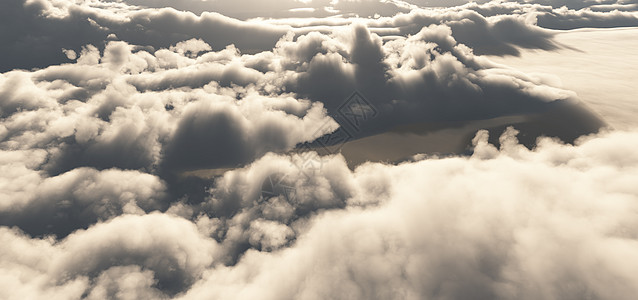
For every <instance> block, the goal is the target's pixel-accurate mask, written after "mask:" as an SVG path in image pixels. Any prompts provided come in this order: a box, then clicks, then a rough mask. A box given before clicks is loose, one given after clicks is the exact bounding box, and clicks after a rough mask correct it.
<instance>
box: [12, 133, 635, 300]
mask: <svg viewBox="0 0 638 300" xmlns="http://www.w3.org/2000/svg"><path fill="white" fill-rule="evenodd" d="M515 135H516V131H515V130H514V129H508V130H506V131H505V132H504V133H503V135H502V136H501V137H500V139H501V147H500V149H497V148H496V147H494V146H493V145H491V144H489V143H488V142H487V134H486V132H479V133H478V134H477V136H476V138H475V139H474V144H475V149H474V154H473V155H472V156H471V157H449V158H436V157H431V158H426V159H417V160H416V161H414V162H410V163H404V164H400V165H396V166H393V165H382V164H367V165H363V166H360V167H359V168H357V169H356V170H355V171H350V170H349V169H348V168H347V167H346V164H345V161H344V160H343V158H341V157H339V156H334V157H331V158H326V159H327V160H326V164H325V165H324V167H325V169H322V170H321V172H320V173H317V174H316V177H310V178H309V177H307V176H305V175H304V174H303V173H301V172H299V169H297V167H296V166H295V164H294V162H295V159H298V158H295V156H275V155H271V156H266V157H264V158H262V159H260V160H259V161H258V162H256V163H255V164H254V165H252V166H250V167H247V168H245V169H240V170H236V171H232V172H228V173H226V174H225V176H224V177H223V178H224V179H222V180H220V181H218V182H217V183H216V185H215V191H212V192H211V196H212V197H214V198H211V201H213V200H212V199H215V198H217V197H220V196H221V195H222V194H220V193H219V192H217V190H218V191H220V192H221V191H227V192H230V193H234V194H236V195H237V196H239V197H242V199H244V200H242V201H241V202H240V203H241V204H240V205H241V206H242V207H243V209H244V210H245V211H244V212H243V213H241V214H237V215H236V217H234V218H233V219H234V220H233V221H230V222H229V224H231V225H223V223H219V222H218V221H215V220H218V219H217V218H216V217H206V216H205V215H202V216H200V217H199V218H197V220H196V221H195V222H196V223H197V226H196V225H195V224H194V223H191V222H189V221H187V220H184V219H182V218H180V217H176V216H169V215H165V214H159V213H153V214H150V215H145V216H136V215H127V216H121V217H117V218H115V219H112V220H110V221H107V222H104V223H98V224H97V225H94V226H91V227H89V228H88V229H87V230H81V231H78V232H76V233H74V234H71V235H70V236H68V237H67V238H65V239H63V240H60V241H59V242H57V243H54V242H53V240H52V239H50V238H45V239H34V238H31V237H28V236H25V235H22V234H20V233H19V232H17V231H16V230H11V229H7V228H6V227H5V228H2V230H1V232H2V235H1V236H2V239H3V240H4V241H5V242H6V243H3V244H4V245H12V246H11V247H3V251H4V252H3V255H2V260H3V262H4V263H3V265H2V266H3V269H5V270H6V272H3V274H6V275H4V276H5V277H6V278H7V280H5V281H3V282H15V281H11V280H15V278H16V276H19V275H18V274H34V275H35V274H37V275H35V276H30V277H29V278H30V279H28V280H24V281H22V282H21V283H20V284H17V285H14V286H13V287H11V288H8V289H3V291H5V293H8V294H10V295H21V293H26V291H27V287H28V286H37V288H34V289H31V290H30V291H31V293H36V295H37V293H39V292H41V293H47V292H49V293H50V294H52V295H55V294H58V295H61V294H62V293H66V294H67V295H80V294H85V295H92V296H93V297H100V296H101V295H118V297H126V296H128V297H132V296H134V295H145V294H146V295H156V296H160V297H163V296H170V295H173V296H174V297H175V298H177V299H195V298H201V297H206V298H211V299H217V298H228V297H232V298H236V299H244V298H251V297H255V296H256V295H259V296H260V297H262V298H265V299H271V298H277V299H281V298H297V297H303V298H326V297H328V298H329V297H339V296H343V295H349V297H352V298H357V299H359V298H365V299H369V298H388V297H389V298H405V297H417V298H423V297H429V296H432V295H436V296H437V297H451V298H455V299H466V298H467V299H470V298H472V299H476V298H477V297H478V298H479V299H510V298H512V297H520V298H523V299H535V298H538V297H560V298H581V297H590V298H592V299H607V298H617V299H625V298H627V299H629V298H628V297H630V296H629V295H633V292H634V286H635V282H634V276H632V274H633V273H632V270H633V269H634V266H632V265H631V264H628V263H627V261H631V259H629V260H627V259H622V260H620V259H618V257H624V258H630V257H631V256H632V255H633V253H635V252H636V251H635V249H634V248H635V232H632V230H631V228H634V227H635V223H636V220H635V210H636V209H637V208H636V206H635V200H636V199H637V198H638V192H637V191H636V189H635V188H634V187H633V185H632V184H633V182H634V181H635V179H634V178H633V177H635V176H633V175H632V174H634V173H635V169H636V167H637V164H638V157H636V156H635V155H633V153H634V152H633V151H631V149H634V148H635V147H636V146H637V145H636V143H637V142H638V136H636V134H635V133H633V132H611V133H603V134H599V135H594V136H589V137H584V138H582V139H580V140H579V141H578V142H577V144H576V145H566V144H562V143H559V142H557V141H556V140H552V139H548V138H546V139H542V140H540V141H539V145H538V147H537V148H536V149H534V150H529V149H527V148H525V147H523V146H522V145H520V144H518V143H517V141H516V138H515ZM276 174H287V175H288V177H287V179H284V181H285V182H287V183H286V184H290V185H292V186H294V187H295V192H296V197H295V198H294V199H296V200H295V201H297V203H304V201H310V202H308V203H317V204H319V203H321V202H320V201H322V200H321V199H322V197H325V198H324V199H335V196H334V195H338V194H333V196H330V193H335V192H337V191H338V190H339V189H340V188H344V189H345V191H347V193H345V194H343V195H344V196H345V197H344V198H342V199H343V201H344V202H342V204H341V205H339V206H338V207H340V208H336V209H328V210H317V211H316V212H315V213H313V214H310V215H307V216H306V217H303V218H300V219H297V221H296V222H290V220H288V221H286V218H281V217H276V216H277V213H274V212H276V211H279V212H285V211H286V210H285V209H282V204H281V201H282V200H284V198H283V197H284V195H279V196H273V197H272V198H269V200H268V201H267V202H261V204H258V205H257V206H253V205H254V203H256V202H255V201H257V200H258V199H259V189H260V187H259V186H260V184H259V182H260V180H259V179H260V178H264V179H265V178H266V177H267V176H269V175H276ZM240 182H243V184H240ZM322 182H323V183H322ZM328 183H330V184H328ZM317 184H319V185H320V186H323V187H325V188H326V190H325V191H322V190H323V188H315V187H316V186H317ZM229 188H230V189H234V191H230V190H228V189H229ZM308 192H309V193H308ZM326 193H327V194H326ZM337 193H339V192H337ZM321 195H324V196H321ZM338 198H339V197H338V196H337V197H336V199H338ZM250 199H253V200H250ZM287 199H290V198H287ZM313 199H314V200H313ZM251 207H252V208H251ZM257 207H259V209H255V208H257ZM249 210H252V212H251V213H247V211H249ZM269 211H270V212H269ZM257 212H259V213H257ZM279 216H283V215H282V214H279ZM295 218H298V217H295ZM220 220H223V219H220ZM240 220H241V221H240ZM240 224H245V225H240ZM224 226H230V227H228V232H227V233H226V234H225V235H221V236H217V235H215V234H213V235H212V236H211V237H207V236H205V235H204V232H210V233H214V231H215V230H213V231H210V230H211V229H214V228H216V227H222V228H223V227H224ZM237 230H243V231H244V232H243V233H241V235H242V236H243V235H245V238H246V241H247V245H248V247H249V248H253V249H252V250H248V251H246V252H245V253H244V254H243V255H241V256H240V257H238V259H237V260H236V261H235V263H232V264H230V265H223V264H219V263H220V262H223V261H225V260H226V258H224V257H225V256H226V255H228V250H229V249H231V248H232V247H231V246H232V243H231V241H232V240H233V239H235V238H236V237H237V235H238V234H240V232H237ZM213 237H217V239H219V240H220V242H219V243H218V242H217V241H215V239H213ZM235 241H237V240H235ZM107 245H108V246H107ZM235 247H236V246H235ZM18 253H20V256H18ZM42 253H47V257H50V258H51V259H47V260H42V259H37V257H43V256H41V255H42ZM8 262H11V263H8ZM216 262H217V263H216ZM18 270H21V271H19V272H18ZM61 274H66V275H65V276H61ZM200 276H201V277H200ZM46 278H51V279H55V280H53V281H48V280H46ZM124 279H126V280H124ZM39 282H46V283H45V284H41V283H39ZM566 282H568V283H570V284H571V288H565V286H564V285H565V283H566ZM326 286H331V287H332V288H330V289H326V288H325V287H326ZM177 292H180V293H177ZM176 293H177V294H176ZM162 294H167V295H162ZM22 295H25V294H22ZM61 297H62V296H61ZM68 297H72V296H68ZM34 298H37V296H34ZM9 299H10V297H9Z"/></svg>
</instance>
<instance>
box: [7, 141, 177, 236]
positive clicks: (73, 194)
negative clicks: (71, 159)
mask: <svg viewBox="0 0 638 300" xmlns="http://www.w3.org/2000/svg"><path fill="white" fill-rule="evenodd" d="M5 153H6V152H5ZM10 154H13V153H10ZM18 163H19V162H18ZM3 168H6V169H8V171H9V172H7V173H3V176H2V184H3V186H4V188H3V193H2V199H3V201H2V208H1V209H0V216H1V217H2V218H1V219H2V221H0V224H2V225H10V226H18V227H20V228H21V229H22V230H24V231H26V232H28V233H30V234H33V235H43V234H57V235H62V236H65V235H67V234H69V233H70V232H72V231H74V230H76V229H78V228H86V227H88V226H89V225H91V224H94V223H95V222H97V221H98V220H108V219H110V218H113V217H116V216H119V215H121V214H143V213H145V212H150V211H153V210H160V209H162V208H163V206H165V204H164V203H165V201H166V199H165V198H166V195H165V189H166V187H165V186H164V183H163V182H162V181H161V180H159V179H158V178H157V177H155V176H152V175H150V174H145V173H140V172H137V171H121V170H105V171H101V172H100V171H97V170H95V169H89V168H79V169H74V170H72V171H69V172H66V173H64V174H61V175H59V176H55V177H46V176H44V175H43V174H42V173H41V172H38V171H35V170H29V169H27V168H25V166H20V167H18V166H14V165H12V164H6V165H4V166H3ZM18 170H19V171H18ZM16 171H18V172H19V174H15V172H16ZM16 175H17V176H16Z"/></svg>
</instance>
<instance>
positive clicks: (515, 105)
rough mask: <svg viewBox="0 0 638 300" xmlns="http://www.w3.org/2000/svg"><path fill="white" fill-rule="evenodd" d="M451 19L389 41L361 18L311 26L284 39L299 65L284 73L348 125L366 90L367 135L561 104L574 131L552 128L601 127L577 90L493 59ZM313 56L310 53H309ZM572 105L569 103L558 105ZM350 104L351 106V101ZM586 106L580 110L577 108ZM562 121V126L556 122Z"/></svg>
mask: <svg viewBox="0 0 638 300" xmlns="http://www.w3.org/2000/svg"><path fill="white" fill-rule="evenodd" d="M452 31H453V29H451V28H450V27H449V26H445V25H431V26H429V27H424V28H422V29H421V30H419V32H418V33H417V34H415V35H411V36H409V37H407V38H401V37H396V38H394V39H390V40H387V41H384V40H383V38H382V37H380V36H379V35H377V34H374V33H371V32H370V31H369V30H368V29H367V28H366V27H364V26H362V25H355V26H352V27H350V28H349V29H346V30H343V31H340V32H339V33H335V34H334V35H333V37H331V36H330V35H322V34H319V33H311V34H308V35H305V36H301V37H299V38H298V39H297V41H298V42H296V43H295V42H292V41H291V40H290V37H288V40H286V39H283V40H281V41H280V42H279V43H278V46H277V48H276V49H275V53H285V54H286V55H287V58H288V60H287V61H285V62H284V63H283V64H282V65H284V67H285V68H287V69H289V70H295V72H289V71H288V72H286V74H290V75H289V77H288V78H285V80H284V86H285V88H286V90H287V91H294V92H295V93H297V94H299V95H301V96H304V97H308V98H310V99H311V100H315V101H321V102H323V103H324V104H325V105H326V107H327V108H328V110H329V111H330V112H331V113H332V115H333V117H334V118H335V119H336V120H337V122H339V123H340V124H341V125H342V126H343V127H346V126H347V125H348V122H347V121H348V120H344V118H347V117H344V116H339V114H338V112H339V110H340V109H341V110H343V109H344V103H346V104H345V105H348V104H347V101H344V100H343V99H347V98H348V97H349V95H350V94H351V93H352V90H353V88H355V89H356V90H358V91H360V92H361V94H362V95H363V96H364V97H365V98H367V102H366V103H365V105H366V106H368V108H369V109H368V110H371V109H376V110H378V112H379V113H378V116H376V117H375V118H374V120H373V121H369V122H364V123H363V124H357V126H356V127H357V128H354V129H353V128H349V130H350V131H351V132H352V131H356V132H357V134H360V135H364V136H365V135H370V134H375V133H379V132H383V131H385V130H387V129H388V128H392V127H395V126H399V125H405V124H410V123H427V122H429V123H436V122H443V121H459V120H464V121H468V120H479V119H489V118H494V117H497V116H503V115H514V114H526V115H531V114H545V113H547V112H548V111H555V112H556V113H558V111H562V112H564V113H558V114H560V115H562V116H561V117H558V118H555V117H552V119H553V120H554V121H558V122H562V121H560V120H561V119H570V120H574V121H575V122H571V124H570V125H571V127H570V128H571V129H573V130H574V132H572V133H568V134H566V135H565V134H564V133H558V132H556V131H553V132H552V129H548V130H546V131H545V132H542V133H543V134H545V135H550V136H560V137H562V138H565V139H566V140H570V139H573V138H575V137H578V136H579V135H581V134H584V133H589V132H592V131H595V130H597V128H599V127H600V126H601V125H602V123H600V122H599V121H596V117H595V116H593V115H591V114H590V113H587V112H586V111H582V110H580V109H578V108H577V106H578V105H577V104H575V103H574V101H573V100H574V98H575V95H574V94H573V93H571V92H568V91H564V90H561V89H557V88H554V87H551V86H550V85H547V84H545V83H546V81H545V80H544V79H542V78H533V77H530V76H528V75H525V74H522V73H520V72H516V71H514V70H507V69H503V68H500V67H498V66H497V65H494V64H493V63H491V62H490V61H488V60H485V59H484V58H482V57H480V56H476V55H474V53H473V51H472V49H471V48H469V47H467V46H466V45H464V44H461V43H458V42H457V41H456V40H455V39H454V37H453V36H452V34H451V32H452ZM310 57H312V58H311V59H309V61H308V58H310ZM562 106H567V107H571V108H572V109H567V110H562V109H556V110H554V108H557V107H562ZM345 109H346V110H347V109H348V107H346V108H345ZM576 111H579V112H576ZM556 128H562V126H557V127H555V128H554V130H555V129H556Z"/></svg>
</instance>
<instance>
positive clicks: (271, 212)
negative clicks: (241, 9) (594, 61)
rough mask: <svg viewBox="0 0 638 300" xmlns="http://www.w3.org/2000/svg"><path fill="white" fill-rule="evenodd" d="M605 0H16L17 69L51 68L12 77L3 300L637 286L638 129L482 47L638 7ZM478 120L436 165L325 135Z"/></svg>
mask: <svg viewBox="0 0 638 300" xmlns="http://www.w3.org/2000/svg"><path fill="white" fill-rule="evenodd" d="M364 2H365V3H364ZM372 2H373V1H363V2H362V1H331V2H330V3H329V4H330V8H329V9H328V10H327V12H329V13H334V11H336V10H342V11H343V12H344V14H345V13H346V11H347V10H348V9H352V10H359V9H360V8H361V7H360V5H364V6H365V5H368V4H371V3H372ZM322 3H323V2H322ZM598 3H599V4H600V5H598V6H596V7H597V8H594V6H591V7H588V8H579V7H575V6H567V7H565V8H557V7H553V6H549V5H544V4H539V3H510V2H502V1H492V2H489V3H483V2H481V3H470V4H466V5H464V6H461V7H453V8H430V9H421V8H418V7H414V6H411V5H412V4H407V3H402V2H400V1H392V2H387V3H386V4H388V6H386V7H391V6H394V7H401V9H400V10H399V11H405V13H399V14H396V15H395V14H394V12H393V13H392V14H390V13H389V14H388V15H386V16H376V17H373V18H362V17H353V18H347V17H346V15H343V16H341V17H335V18H329V19H325V20H321V19H305V20H298V19H277V20H274V19H273V20H263V19H259V20H246V21H240V20H237V19H232V18H228V17H225V16H222V15H220V14H217V13H208V12H203V13H201V14H200V15H195V14H193V13H192V12H183V11H177V10H175V9H170V8H161V9H155V8H141V7H136V6H132V5H130V3H125V2H122V1H109V2H107V1H49V0H28V1H19V0H11V1H5V2H3V3H2V4H0V14H2V16H0V17H2V19H3V20H6V21H5V22H7V24H10V25H11V24H13V25H24V26H17V27H11V26H7V27H2V28H3V29H0V38H1V39H2V40H3V42H4V41H7V42H6V43H2V44H1V46H0V55H3V57H9V58H11V57H20V58H22V60H14V59H7V60H6V61H7V63H6V64H5V65H3V66H2V68H4V69H2V70H9V69H13V68H16V67H20V68H24V69H29V68H31V67H43V68H42V69H34V70H12V71H9V72H4V73H1V74H0V172H1V174H2V175H0V197H1V198H0V220H1V221H0V225H1V226H0V245H2V246H0V270H1V271H2V272H0V279H1V280H0V298H6V299H25V298H28V299H41V298H42V299H44V298H46V299H78V298H80V299H81V298H86V299H104V298H107V299H138V298H154V299H170V298H174V299H201V298H207V299H228V298H232V299H244V298H265V299H294V298H304V299H307V298H309V299H319V298H343V297H347V298H356V299H375V298H379V299H381V298H383V299H387V298H402V299H404V298H414V299H423V298H442V299H445V298H453V299H470V298H471V299H477V298H478V299H511V298H522V299H538V298H555V299H558V298H561V299H563V298H565V299H581V298H593V299H610V298H613V299H623V298H628V297H629V295H634V294H636V292H637V291H636V290H635V287H636V282H635V279H634V276H632V270H633V269H635V267H636V266H634V265H633V264H632V263H631V261H634V260H631V259H629V260H627V261H629V263H627V261H623V260H622V259H619V257H626V258H632V257H633V256H634V255H635V254H634V253H636V249H635V247H636V233H635V232H634V230H633V228H635V227H636V222H637V220H636V218H635V215H636V209H637V207H636V205H635V203H636V200H638V190H636V188H635V187H634V185H633V183H634V182H635V181H636V179H638V178H637V175H636V174H638V172H637V171H638V157H637V156H636V155H635V153H636V152H635V151H633V150H634V149H635V148H636V146H638V135H636V133H635V132H603V133H600V134H594V135H589V136H586V137H582V138H577V137H579V136H581V135H583V134H590V133H592V132H596V131H598V130H599V129H600V128H601V127H602V126H604V124H603V123H602V121H600V120H599V119H597V118H596V117H595V116H594V115H593V114H592V113H590V112H589V111H587V110H586V109H585V108H583V107H582V106H581V105H580V104H579V103H578V101H577V100H576V97H575V94H574V93H573V92H570V91H566V90H563V89H560V88H557V87H556V85H555V82H554V80H553V79H552V78H551V77H548V76H540V75H527V74H524V73H521V72H519V71H516V70H513V69H510V68H506V67H504V66H501V65H497V64H495V63H493V62H491V61H489V60H488V59H487V58H485V57H482V56H480V54H485V53H492V54H497V55H506V54H512V55H516V54H517V53H518V49H520V48H521V47H523V48H531V49H544V50H553V49H556V48H557V47H560V45H559V44H557V43H555V42H554V41H553V33H552V32H551V31H549V30H546V29H543V28H541V27H539V26H538V25H537V24H540V23H543V22H547V20H548V19H547V18H550V17H551V18H554V19H551V20H559V19H560V18H563V17H564V18H566V20H569V21H570V22H572V21H574V20H578V18H581V17H582V18H589V19H592V18H594V17H592V16H602V17H600V18H608V17H610V16H611V17H610V19H609V20H608V21H610V20H611V19H618V18H621V17H629V18H630V17H631V16H633V14H634V12H632V11H631V9H629V7H630V6H631V3H628V2H627V3H625V2H618V3H612V2H598ZM140 4H141V3H140ZM316 4H318V3H316ZM340 5H341V6H340ZM605 5H607V8H609V9H606V8H605ZM348 7H351V8H348ZM612 7H617V8H618V7H624V8H626V9H620V8H618V9H616V8H612ZM392 9H394V8H392ZM408 9H409V12H408ZM615 9H616V10H615ZM543 18H545V19H543ZM628 20H629V21H631V19H628ZM574 22H576V21H574ZM605 22H607V21H605ZM610 22H611V21H610ZM583 24H585V23H583ZM588 24H592V23H588ZM543 26H544V25H543ZM578 26H581V25H578ZM582 26H585V25H582ZM6 28H22V31H21V30H15V29H13V30H10V29H6ZM62 32H64V34H65V35H68V37H64V38H58V37H59V35H60V34H61V33H62ZM51 49H53V50H54V51H50V50H51ZM35 56H37V57H38V59H31V58H32V57H35ZM59 62H64V63H62V64H57V65H50V64H52V63H53V64H56V63H59ZM353 91H358V93H355V94H354V95H355V96H357V97H360V98H357V99H355V100H352V99H353V98H350V99H349V100H346V101H344V99H347V98H348V97H349V96H350V95H353ZM353 101H354V102H353ZM355 112H359V113H361V112H363V114H364V115H361V114H356V113H355ZM368 113H370V115H368ZM353 118H354V119H353ZM475 121H476V122H477V123H472V122H475ZM469 123H472V124H475V125H476V124H479V125H481V124H482V125H481V128H486V129H488V130H484V131H479V132H478V134H476V135H475V136H474V138H472V137H470V136H468V137H467V144H463V145H462V149H455V150H453V151H449V152H451V153H446V156H444V157H442V158H439V157H437V156H433V155H432V154H431V153H423V154H420V155H417V156H414V157H402V158H401V159H402V160H401V161H403V163H396V164H381V163H371V162H368V163H363V164H361V165H359V166H356V164H353V163H352V161H351V160H350V158H349V157H348V156H347V155H346V156H345V157H344V156H343V155H341V154H331V155H319V154H317V153H316V152H315V151H312V150H313V149H314V150H317V148H316V147H322V146H325V144H326V142H325V140H326V139H327V140H330V139H331V138H332V137H333V135H336V134H338V133H339V132H343V131H348V132H349V133H348V134H350V136H349V138H355V139H356V138H366V137H370V136H375V135H379V134H383V133H386V132H389V131H392V130H399V129H396V128H407V127H409V126H415V127H414V128H416V127H418V130H416V131H417V133H418V134H421V135H428V134H429V133H431V132H434V131H437V130H446V129H450V128H451V127H454V128H453V129H458V128H461V129H462V130H466V131H467V130H469V131H474V128H473V127H472V126H471V125H468V124H469ZM485 124H488V125H489V126H483V125H485ZM512 124H515V125H516V127H517V128H519V129H520V130H521V134H520V135H521V141H522V143H521V142H519V141H518V140H517V131H516V130H514V129H512V128H507V129H505V128H506V127H507V126H508V125H512ZM406 126H407V127H406ZM477 126H478V125H477ZM457 127H458V128H457ZM410 128H412V127H410ZM468 128H469V129H468ZM461 129H459V130H461ZM470 129H471V130H470ZM401 130H402V129H401ZM399 131H400V130H399ZM452 131H453V130H452ZM457 132H459V131H457ZM501 132H503V134H502V135H500V137H498V134H500V133H501ZM494 133H497V135H494ZM490 134H491V137H490ZM542 135H547V136H550V137H545V138H540V139H538V140H536V137H537V136H542ZM463 138H466V137H463ZM558 138H560V139H562V140H565V141H568V142H572V141H574V140H575V142H574V143H573V144H564V143H563V142H561V141H560V140H559V139H558ZM459 139H462V138H459ZM328 144H329V143H328ZM533 145H535V147H532V146H533ZM333 146H334V145H333ZM336 146H339V145H336ZM396 146H397V147H400V145H396ZM466 146H469V147H471V148H472V150H468V149H466ZM324 150H325V149H324ZM455 153H456V154H455ZM459 153H465V154H466V155H465V156H459V155H458V154H459ZM355 167H356V168H355ZM202 169H203V170H202ZM203 175H210V176H208V177H207V176H203ZM197 176H200V177H197ZM202 177H203V178H202ZM327 287H331V288H330V289H328V288H327Z"/></svg>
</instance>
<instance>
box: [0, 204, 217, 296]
mask: <svg viewBox="0 0 638 300" xmlns="http://www.w3.org/2000/svg"><path fill="white" fill-rule="evenodd" d="M0 236H1V239H2V241H3V245H6V246H3V247H2V250H1V251H2V254H3V255H2V263H1V264H0V268H2V269H3V272H2V273H3V275H2V276H3V279H5V280H3V283H2V285H3V291H2V292H1V293H2V295H3V298H5V299H20V298H24V297H28V298H30V299H40V298H42V299H44V298H43V297H44V295H50V296H53V298H54V299H73V298H76V299H77V298H80V297H87V296H88V298H89V299H104V298H108V299H133V298H134V297H136V296H137V297H143V298H144V297H150V296H153V297H155V296H157V297H160V298H161V297H164V296H165V295H164V293H168V294H175V293H176V292H178V291H181V290H184V289H186V288H187V287H188V286H189V285H190V284H192V283H193V282H194V281H195V280H197V279H198V278H199V276H200V274H201V273H202V272H203V271H204V270H205V269H206V268H207V267H209V266H211V265H212V264H213V263H214V256H215V251H216V250H215V249H216V244H215V242H214V240H212V239H209V238H207V237H205V236H204V235H202V234H201V233H200V232H199V231H198V230H197V227H196V226H195V224H193V223H191V222H189V221H187V220H184V219H181V218H178V217H171V216H169V215H164V214H149V215H144V216H134V215H130V216H121V217H118V218H115V219H112V220H110V221H108V222H105V223H98V224H96V225H94V226H92V227H90V228H89V229H87V230H84V231H78V232H75V233H74V234H72V235H70V236H68V237H66V238H65V239H64V240H61V241H54V240H53V239H52V238H44V239H32V238H29V237H27V236H25V235H23V234H22V233H20V232H18V231H17V230H15V229H8V228H6V227H2V228H0ZM160 290H161V291H160ZM83 295H84V296H83ZM132 297H133V298H132Z"/></svg>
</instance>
